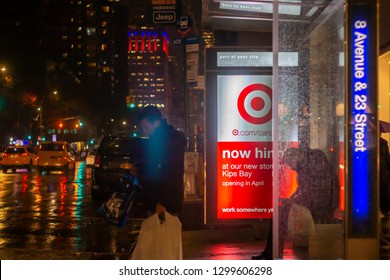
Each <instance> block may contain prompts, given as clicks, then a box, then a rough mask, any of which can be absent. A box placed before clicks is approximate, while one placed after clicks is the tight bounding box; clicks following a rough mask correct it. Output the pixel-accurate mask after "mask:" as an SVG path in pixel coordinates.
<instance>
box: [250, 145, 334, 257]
mask: <svg viewBox="0 0 390 280" xmlns="http://www.w3.org/2000/svg"><path fill="white" fill-rule="evenodd" d="M283 162H284V164H286V165H288V166H290V168H291V169H292V170H295V171H296V172H297V174H298V178H297V180H298V188H297V190H296V191H295V193H294V194H293V195H292V196H291V197H290V198H288V199H282V200H281V203H280V206H279V223H280V227H279V245H280V251H282V250H283V244H284V240H285V238H286V236H287V224H288V215H289V212H290V209H291V206H292V203H297V204H299V205H302V206H305V207H307V208H308V209H309V210H310V212H311V214H312V217H313V221H314V223H331V222H332V220H333V216H334V212H335V211H336V210H337V208H338V206H339V192H340V184H339V178H338V174H337V170H336V168H335V167H334V166H333V164H332V163H331V162H330V161H329V160H328V159H327V157H326V155H325V153H324V152H322V151H321V150H318V149H309V148H302V149H301V148H288V149H287V150H286V151H285V152H284V155H283ZM252 259H254V260H261V259H269V260H271V259H272V225H271V226H270V230H269V232H268V238H267V244H266V247H265V249H264V251H263V252H262V253H261V254H260V255H256V256H253V257H252Z"/></svg>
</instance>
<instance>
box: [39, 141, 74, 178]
mask: <svg viewBox="0 0 390 280" xmlns="http://www.w3.org/2000/svg"><path fill="white" fill-rule="evenodd" d="M37 167H38V171H39V172H40V173H42V172H43V171H46V172H48V173H49V172H50V171H64V172H67V171H72V170H74V168H75V157H74V153H73V152H72V149H71V147H70V145H69V143H66V142H60V141H58V142H42V143H40V145H39V147H38V152H37Z"/></svg>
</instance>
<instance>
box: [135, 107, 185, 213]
mask: <svg viewBox="0 0 390 280" xmlns="http://www.w3.org/2000/svg"><path fill="white" fill-rule="evenodd" d="M138 120H139V125H140V127H141V130H142V132H143V133H144V135H145V136H148V137H149V138H150V139H149V147H148V149H147V157H146V162H145V164H144V165H143V167H141V168H140V170H139V174H138V176H139V180H140V183H141V185H142V187H143V192H142V197H143V199H144V203H145V206H146V207H147V210H148V211H149V212H150V213H157V214H159V215H161V214H163V213H165V211H167V212H168V213H170V214H173V215H178V214H180V212H181V211H182V207H183V201H184V186H183V175H184V152H185V147H186V137H185V135H184V133H182V132H180V131H179V130H177V129H175V128H174V127H173V126H172V125H169V124H168V123H167V121H166V120H165V119H162V117H161V112H160V111H159V110H158V109H157V108H156V107H155V106H147V107H145V108H144V109H143V110H142V111H141V113H140V115H139V118H138Z"/></svg>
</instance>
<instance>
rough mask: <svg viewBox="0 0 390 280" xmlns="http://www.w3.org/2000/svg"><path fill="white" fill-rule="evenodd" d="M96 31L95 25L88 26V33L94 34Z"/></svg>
mask: <svg viewBox="0 0 390 280" xmlns="http://www.w3.org/2000/svg"><path fill="white" fill-rule="evenodd" d="M95 33H96V28H94V27H88V28H87V35H94V34H95Z"/></svg>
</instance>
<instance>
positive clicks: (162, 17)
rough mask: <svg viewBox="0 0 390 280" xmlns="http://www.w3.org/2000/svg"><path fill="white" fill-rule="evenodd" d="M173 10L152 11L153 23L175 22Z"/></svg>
mask: <svg viewBox="0 0 390 280" xmlns="http://www.w3.org/2000/svg"><path fill="white" fill-rule="evenodd" d="M175 22H176V12H175V11H155V12H153V23H175Z"/></svg>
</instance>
